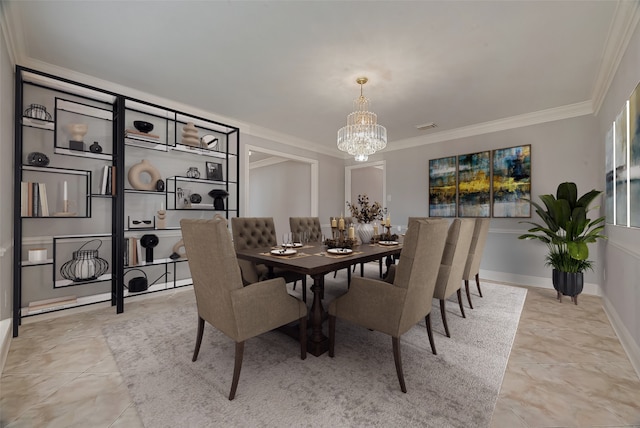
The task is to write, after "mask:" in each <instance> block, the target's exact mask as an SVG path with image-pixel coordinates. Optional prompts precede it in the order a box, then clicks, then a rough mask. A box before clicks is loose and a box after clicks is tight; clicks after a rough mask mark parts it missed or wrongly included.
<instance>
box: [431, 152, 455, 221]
mask: <svg viewBox="0 0 640 428" xmlns="http://www.w3.org/2000/svg"><path fill="white" fill-rule="evenodd" d="M456 211H457V209H456V157H455V156H449V157H446V158H440V159H430V160H429V217H455V216H456Z"/></svg>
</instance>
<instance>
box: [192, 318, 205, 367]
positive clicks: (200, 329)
mask: <svg viewBox="0 0 640 428" xmlns="http://www.w3.org/2000/svg"><path fill="white" fill-rule="evenodd" d="M203 332H204V320H203V319H202V318H201V317H198V335H197V337H196V349H195V350H194V351H193V358H191V361H195V360H197V359H198V353H199V352H200V345H201V344H202V333H203Z"/></svg>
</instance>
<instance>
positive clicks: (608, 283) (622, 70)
mask: <svg viewBox="0 0 640 428" xmlns="http://www.w3.org/2000/svg"><path fill="white" fill-rule="evenodd" d="M638 82H640V26H639V27H636V30H635V33H634V34H633V36H632V38H631V41H630V42H629V45H628V47H627V49H626V53H625V55H624V57H623V58H622V61H621V62H620V65H619V67H618V70H617V72H616V75H615V78H614V80H613V82H612V84H611V86H610V87H609V91H608V92H607V96H606V98H605V100H604V103H603V105H602V108H601V109H600V112H599V114H598V121H599V130H598V140H599V148H598V150H599V153H600V154H601V156H603V157H604V153H605V148H604V147H605V145H604V141H605V135H606V132H607V130H608V129H609V128H610V127H611V123H612V122H613V121H614V120H615V116H616V114H617V113H618V112H619V111H620V110H621V108H622V106H623V104H624V102H625V101H626V100H627V99H628V98H629V96H630V95H631V92H632V91H633V89H634V88H635V87H636V85H637V84H638ZM598 174H599V176H600V177H601V181H604V176H605V170H604V160H603V161H602V162H601V167H600V168H599V169H598ZM635 203H636V204H637V203H640V201H635ZM606 234H607V235H608V237H609V239H608V242H607V243H606V244H605V245H604V246H605V251H604V260H605V268H606V271H605V273H606V275H605V277H604V282H603V292H604V300H605V307H606V308H607V310H608V313H609V316H610V318H611V320H612V323H613V324H614V328H616V332H617V333H618V336H619V337H620V338H621V341H622V343H623V345H624V346H625V348H626V350H627V354H628V355H629V356H630V357H631V359H632V363H633V364H634V366H635V368H636V371H637V372H638V373H640V279H639V278H640V229H637V228H626V227H621V226H611V225H607V228H606Z"/></svg>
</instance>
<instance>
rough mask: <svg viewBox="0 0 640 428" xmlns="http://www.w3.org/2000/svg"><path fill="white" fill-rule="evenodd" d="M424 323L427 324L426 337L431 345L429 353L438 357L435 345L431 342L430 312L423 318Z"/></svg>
mask: <svg viewBox="0 0 640 428" xmlns="http://www.w3.org/2000/svg"><path fill="white" fill-rule="evenodd" d="M424 322H425V323H426V324H427V335H428V336H429V343H430V344H431V352H433V355H438V352H437V351H436V344H435V342H434V341H433V331H432V330H431V312H429V313H428V314H427V316H426V317H424Z"/></svg>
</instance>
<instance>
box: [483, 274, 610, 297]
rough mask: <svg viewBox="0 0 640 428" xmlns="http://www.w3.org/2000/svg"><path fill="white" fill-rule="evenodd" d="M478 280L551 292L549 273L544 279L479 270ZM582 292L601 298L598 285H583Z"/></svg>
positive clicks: (551, 285) (551, 283) (586, 283)
mask: <svg viewBox="0 0 640 428" xmlns="http://www.w3.org/2000/svg"><path fill="white" fill-rule="evenodd" d="M480 278H484V279H487V280H489V281H497V282H505V283H507V284H514V285H528V286H532V287H540V288H549V289H552V290H553V282H552V281H551V271H549V277H548V278H545V277H540V276H529V275H518V274H515V273H508V272H497V271H493V270H484V269H480ZM582 292H583V293H584V294H590V295H594V296H602V292H601V289H600V285H598V284H593V283H590V282H585V283H584V288H583V289H582Z"/></svg>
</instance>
